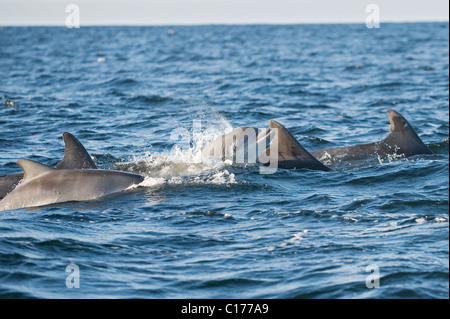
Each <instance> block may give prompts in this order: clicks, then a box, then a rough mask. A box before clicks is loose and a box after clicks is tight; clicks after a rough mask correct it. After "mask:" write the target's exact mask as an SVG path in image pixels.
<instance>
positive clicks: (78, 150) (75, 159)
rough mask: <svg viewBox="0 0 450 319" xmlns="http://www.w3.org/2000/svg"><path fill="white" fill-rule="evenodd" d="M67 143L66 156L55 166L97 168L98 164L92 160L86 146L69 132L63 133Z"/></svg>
mask: <svg viewBox="0 0 450 319" xmlns="http://www.w3.org/2000/svg"><path fill="white" fill-rule="evenodd" d="M63 139H64V144H65V150H64V158H63V160H62V161H61V162H60V163H58V164H57V165H56V166H55V168H58V169H86V168H90V169H96V168H97V166H96V165H95V163H94V162H93V161H92V158H91V156H90V155H89V153H88V152H87V151H86V149H85V148H84V146H83V144H81V143H80V141H79V140H78V139H77V138H76V137H75V136H73V135H72V134H70V133H68V132H64V133H63Z"/></svg>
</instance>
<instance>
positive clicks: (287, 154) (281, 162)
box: [268, 120, 330, 171]
mask: <svg viewBox="0 0 450 319" xmlns="http://www.w3.org/2000/svg"><path fill="white" fill-rule="evenodd" d="M269 125H270V128H271V129H275V132H276V134H275V137H274V139H277V141H278V167H279V168H284V169H300V168H306V169H311V170H320V171H329V170H330V168H329V167H327V166H325V165H323V164H322V163H321V162H319V161H318V160H317V159H316V158H315V157H314V156H313V155H311V154H310V153H309V152H308V151H307V150H306V149H304V148H303V146H301V145H300V143H299V142H298V141H297V140H296V139H295V137H294V136H292V134H291V133H290V132H289V131H288V130H287V129H286V128H285V127H284V126H283V125H281V124H280V123H279V122H277V121H275V120H270V121H269ZM268 151H270V148H268Z"/></svg>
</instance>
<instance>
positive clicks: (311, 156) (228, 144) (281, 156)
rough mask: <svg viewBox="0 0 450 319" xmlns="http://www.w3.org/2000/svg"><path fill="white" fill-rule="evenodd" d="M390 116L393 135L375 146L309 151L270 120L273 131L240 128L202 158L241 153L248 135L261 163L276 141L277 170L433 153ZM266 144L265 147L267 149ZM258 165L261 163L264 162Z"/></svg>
mask: <svg viewBox="0 0 450 319" xmlns="http://www.w3.org/2000/svg"><path fill="white" fill-rule="evenodd" d="M387 113H388V116H389V121H390V123H391V128H390V132H389V134H388V136H387V137H386V138H385V139H383V140H381V141H378V142H374V143H369V144H360V145H353V146H346V147H336V148H330V149H325V150H319V151H313V152H308V151H307V150H306V149H305V148H304V147H303V146H301V145H300V143H299V142H298V141H297V140H296V139H295V137H294V136H293V135H292V134H291V133H290V132H289V131H288V130H287V129H286V128H285V127H284V126H283V125H281V124H280V123H279V122H277V121H275V120H271V121H269V125H270V129H268V130H267V129H266V130H260V129H257V128H253V127H240V128H237V129H235V130H234V131H232V132H230V133H228V134H225V135H223V136H221V137H219V138H217V139H216V140H214V141H212V142H211V143H209V144H208V145H206V146H205V147H204V148H203V149H202V155H203V156H204V157H215V158H220V159H225V158H226V154H236V153H239V152H241V153H242V151H241V150H240V149H241V148H245V147H247V145H245V144H244V143H243V142H242V141H244V138H243V135H248V136H249V138H250V137H251V136H256V141H257V144H258V146H259V148H260V149H258V152H257V159H258V160H259V158H260V156H261V155H262V154H264V151H262V150H265V153H267V152H269V153H270V146H269V144H270V142H271V141H274V140H275V141H277V143H278V167H279V168H284V169H300V168H307V169H312V170H322V171H328V170H330V168H329V167H328V166H325V164H326V163H327V162H328V161H329V160H330V159H332V160H333V161H336V160H361V159H366V158H368V157H370V156H381V157H387V156H389V155H395V154H396V155H401V156H404V157H409V156H412V155H417V154H433V153H432V152H431V150H430V149H429V148H428V147H427V146H426V145H425V144H424V143H423V142H422V140H421V139H420V137H419V136H418V135H417V133H416V132H415V131H414V129H413V127H412V126H411V125H410V124H409V123H408V121H407V120H406V119H405V118H404V117H403V116H402V115H400V114H399V113H398V112H395V111H393V110H387ZM248 132H250V134H249V133H248ZM273 132H276V133H275V135H273V136H271V138H270V139H267V137H268V136H269V135H271V134H272V133H273ZM233 137H234V139H233ZM261 141H266V144H264V143H261ZM264 145H265V146H266V147H265V148H264ZM261 146H263V148H261ZM214 151H215V153H214ZM235 158H236V157H234V159H235ZM248 162H250V161H248ZM257 162H260V163H261V162H262V161H257Z"/></svg>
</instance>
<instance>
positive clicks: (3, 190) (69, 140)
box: [0, 132, 97, 199]
mask: <svg viewBox="0 0 450 319" xmlns="http://www.w3.org/2000/svg"><path fill="white" fill-rule="evenodd" d="M63 140H64V144H65V150H64V158H63V159H62V161H61V162H59V163H58V164H56V166H55V168H57V169H96V168H97V166H96V165H95V163H94V162H93V161H92V159H91V156H90V155H89V153H88V152H87V151H86V149H85V148H84V146H83V145H82V144H81V143H80V141H79V140H78V139H76V138H75V136H73V135H72V134H70V133H68V132H64V133H63ZM22 179H23V174H10V175H0V199H2V198H3V197H5V196H6V194H8V193H10V192H11V191H12V190H13V189H14V188H15V187H16V186H17V184H19V182H20V181H21V180H22Z"/></svg>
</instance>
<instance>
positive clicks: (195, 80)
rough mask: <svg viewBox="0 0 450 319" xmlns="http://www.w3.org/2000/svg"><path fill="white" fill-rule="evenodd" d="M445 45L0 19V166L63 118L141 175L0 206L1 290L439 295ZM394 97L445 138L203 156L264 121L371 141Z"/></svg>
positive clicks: (441, 28)
mask: <svg viewBox="0 0 450 319" xmlns="http://www.w3.org/2000/svg"><path fill="white" fill-rule="evenodd" d="M448 56H449V25H448V23H405V24H401V23H398V24H389V23H385V24H382V25H381V28H379V29H368V28H366V26H365V25H362V24H361V25H359V24H352V25H283V26H278V25H251V26H222V25H214V26H176V27H83V26H82V27H81V28H79V29H67V28H63V27H3V28H0V99H1V100H0V125H1V126H0V127H1V128H0V175H1V174H11V173H16V172H20V168H19V167H18V166H17V165H16V164H15V162H16V160H17V159H19V158H29V159H34V160H37V161H39V162H42V163H44V164H48V165H54V164H56V163H57V162H59V161H60V159H61V158H62V156H63V151H64V145H63V141H62V139H61V135H62V133H63V132H64V131H68V132H71V133H72V134H74V135H75V136H76V137H77V138H78V139H79V140H80V141H81V142H82V143H83V144H84V146H85V147H86V149H87V150H88V151H89V152H90V153H91V155H92V156H93V158H94V160H95V162H96V163H97V165H98V166H99V167H101V168H115V169H121V170H126V171H130V172H135V173H140V174H143V175H144V176H145V177H146V180H145V181H144V183H143V184H142V186H141V187H139V188H136V189H133V190H130V191H126V192H124V193H121V194H116V195H111V196H108V197H105V198H102V199H99V200H96V201H91V202H81V203H80V202H73V203H63V204H55V205H49V206H46V207H41V208H35V209H18V210H14V211H7V212H2V213H1V214H0V298H448V297H449V157H448V156H449V151H448V137H449V120H448V117H449V59H448ZM387 109H394V110H396V111H398V112H400V113H401V114H402V115H404V116H405V117H406V118H407V119H408V120H409V122H410V123H411V124H412V125H413V127H414V128H415V129H416V131H417V133H418V134H419V136H420V137H421V138H422V140H423V141H424V142H425V143H426V144H428V145H429V146H430V148H431V149H432V150H433V151H434V152H435V153H436V154H434V155H431V156H430V155H427V156H415V157H412V158H408V159H380V160H379V162H377V163H368V164H366V165H357V166H355V167H352V166H349V165H342V166H338V167H337V169H335V170H334V171H332V172H322V171H310V170H294V171H289V170H278V172H277V173H275V174H268V175H264V174H260V173H259V170H258V168H257V167H255V166H252V165H248V166H245V167H242V166H238V165H231V164H229V163H217V164H216V165H205V164H203V163H198V161H196V157H195V151H196V150H198V149H199V148H200V147H201V145H203V144H204V143H206V142H207V141H209V140H212V139H213V138H215V137H217V136H219V135H220V134H222V133H224V132H226V131H228V130H230V129H231V128H232V127H233V128H235V127H239V126H255V127H259V128H265V127H268V121H269V120H271V119H275V120H277V121H279V122H280V123H282V124H283V125H284V126H286V127H287V128H288V129H289V130H290V131H291V132H292V134H293V135H294V136H295V137H296V138H297V139H298V140H299V142H300V143H301V144H302V145H303V146H304V147H305V148H306V149H308V150H311V151H314V150H320V149H324V148H330V147H338V146H345V145H353V144H359V143H370V142H374V141H377V140H381V139H382V138H384V137H385V136H386V135H387V133H388V132H389V121H388V118H387V115H386V110H387ZM73 264H75V265H76V267H77V269H78V271H79V272H78V274H79V288H68V286H70V284H69V285H67V284H66V280H68V279H69V282H71V281H70V280H71V279H70V278H71V277H70V276H71V275H72V274H75V273H71V272H70V269H73V268H70V267H71V266H70V265H73ZM67 266H69V270H68V271H67V272H66V268H67ZM73 282H74V283H75V280H74V281H73Z"/></svg>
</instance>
